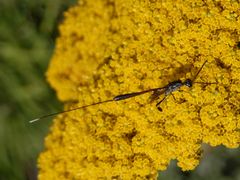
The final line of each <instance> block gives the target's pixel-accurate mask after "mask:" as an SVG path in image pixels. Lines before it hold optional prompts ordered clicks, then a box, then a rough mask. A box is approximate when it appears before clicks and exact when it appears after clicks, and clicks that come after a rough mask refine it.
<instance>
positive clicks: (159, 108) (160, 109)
mask: <svg viewBox="0 0 240 180" xmlns="http://www.w3.org/2000/svg"><path fill="white" fill-rule="evenodd" d="M166 98H167V95H165V96H164V97H163V98H162V100H161V101H159V102H158V103H157V104H156V107H157V109H158V110H159V111H160V112H162V108H161V107H160V106H159V105H160V104H161V103H162V102H163V101H164V100H165V99H166Z"/></svg>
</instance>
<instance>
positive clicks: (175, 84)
mask: <svg viewBox="0 0 240 180" xmlns="http://www.w3.org/2000/svg"><path fill="white" fill-rule="evenodd" d="M206 62H207V61H205V62H204V63H203V64H202V66H201V68H200V69H199V70H198V72H197V73H196V75H195V76H194V77H193V78H192V79H186V80H185V81H181V80H176V81H172V82H170V83H169V84H167V85H166V86H164V87H160V88H153V89H148V90H145V91H140V92H133V93H127V94H121V95H118V96H115V97H114V98H113V99H110V100H106V101H101V102H97V103H93V104H89V105H85V106H81V107H77V108H73V109H69V110H66V111H61V112H56V113H52V114H48V115H44V116H41V117H39V118H37V119H33V120H31V121H30V123H32V122H35V121H38V120H40V119H43V118H46V117H49V116H55V115H58V114H62V113H67V112H70V111H75V110H78V109H83V108H87V107H89V106H95V105H98V104H102V103H107V102H112V101H121V100H125V99H128V98H132V97H135V96H139V95H141V94H145V93H149V92H152V95H151V96H150V99H151V101H154V100H157V99H159V97H160V96H161V95H162V94H164V97H163V98H162V99H161V100H160V101H159V102H158V103H157V104H156V106H157V108H158V110H160V111H162V108H160V107H159V105H160V104H161V103H162V102H163V101H164V100H165V99H166V98H167V97H168V96H169V95H173V94H172V93H173V92H174V91H177V90H178V89H179V88H181V87H182V86H187V87H189V88H190V87H192V85H193V82H194V81H195V79H196V78H197V76H198V74H199V73H200V71H201V70H202V68H203V66H204V65H205V64H206ZM205 84H206V83H205ZM207 84H211V83H207ZM173 97H174V96H173Z"/></svg>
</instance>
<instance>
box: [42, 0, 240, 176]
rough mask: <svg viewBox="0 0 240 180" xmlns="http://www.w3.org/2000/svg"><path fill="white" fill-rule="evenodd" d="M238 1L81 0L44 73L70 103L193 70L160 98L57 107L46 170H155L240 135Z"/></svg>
mask: <svg viewBox="0 0 240 180" xmlns="http://www.w3.org/2000/svg"><path fill="white" fill-rule="evenodd" d="M239 41H240V3H239V1H237V0H232V1H226V0H218V1H202V0H201V1H200V0H179V1H173V0H167V1H156V0H145V1H141V0H87V1H83V0H80V1H79V3H78V5H76V6H75V7H72V8H71V9H69V10H68V11H67V12H66V14H65V21H64V22H63V23H62V24H61V25H60V36H59V38H58V39H57V42H56V49H55V53H54V55H53V57H52V60H51V63H50V65H49V69H48V72H47V78H48V81H49V82H50V84H51V85H52V87H53V88H54V89H55V90H56V92H57V95H58V98H59V99H60V100H61V101H63V102H64V103H65V105H66V106H65V108H66V109H70V108H74V107H78V106H82V105H87V104H91V103H95V102H99V101H104V100H107V99H111V98H113V97H114V96H116V95H119V94H124V93H130V92H137V91H142V90H147V89H151V88H157V87H163V86H166V85H167V84H168V83H169V82H172V81H174V80H177V79H181V80H185V79H187V78H190V79H191V78H192V77H194V75H195V74H196V72H197V71H198V70H199V68H200V67H201V65H202V64H203V62H205V61H206V60H207V63H206V64H205V66H204V67H203V69H202V71H201V72H200V73H199V75H198V77H197V79H196V81H198V82H204V83H205V84H204V83H198V84H197V83H195V84H193V87H192V88H188V87H182V88H181V91H175V92H174V93H173V94H174V97H175V99H174V98H173V97H172V96H171V95H170V96H169V97H168V98H167V99H166V100H165V101H164V102H163V103H162V104H161V108H162V112H160V111H159V110H158V109H157V108H156V106H155V104H154V103H157V102H158V100H156V101H154V102H152V103H150V102H149V96H150V95H151V93H150V94H144V95H141V96H137V97H134V98H131V99H127V100H125V101H119V102H109V103H104V104H100V105H97V106H92V107H89V108H85V109H81V110H78V111H74V112H69V113H66V114H62V115H59V116H58V117H57V118H56V119H55V120H54V125H53V127H52V129H51V133H50V134H49V135H48V137H47V138H46V140H45V151H44V152H42V153H41V155H40V157H39V161H38V166H39V170H40V172H39V179H44V180H45V179H124V180H125V179H154V178H156V177H157V172H158V170H165V169H166V168H167V166H168V164H169V163H170V161H171V160H172V159H177V161H178V163H177V164H178V166H179V167H181V169H182V170H183V171H186V170H193V169H194V168H195V167H196V166H197V165H198V164H199V161H200V158H201V154H202V150H201V144H202V143H208V144H210V145H212V146H217V145H220V144H222V145H224V146H226V147H228V148H237V147H238V146H239V143H240V131H239V129H240V115H239V112H240V106H239V101H240V71H239V68H240V48H239V46H238V42H239Z"/></svg>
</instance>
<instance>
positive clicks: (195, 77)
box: [192, 60, 207, 82]
mask: <svg viewBox="0 0 240 180" xmlns="http://www.w3.org/2000/svg"><path fill="white" fill-rule="evenodd" d="M206 62H207V60H206V61H205V62H204V63H203V64H202V66H201V68H200V69H199V70H198V72H197V74H196V75H195V76H194V78H193V79H192V82H194V81H195V80H196V79H197V77H198V75H199V73H200V72H201V71H202V68H203V66H204V65H205V64H206Z"/></svg>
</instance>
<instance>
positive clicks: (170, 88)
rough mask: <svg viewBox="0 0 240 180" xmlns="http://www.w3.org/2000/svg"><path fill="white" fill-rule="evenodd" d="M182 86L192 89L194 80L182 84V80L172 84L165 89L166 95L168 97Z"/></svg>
mask: <svg viewBox="0 0 240 180" xmlns="http://www.w3.org/2000/svg"><path fill="white" fill-rule="evenodd" d="M182 86H187V87H192V80H191V79H186V81H184V82H182V81H181V80H177V81H173V82H170V83H169V84H168V85H167V86H166V87H165V95H166V96H167V95H169V94H171V93H172V92H174V91H176V90H178V89H179V88H180V87H182Z"/></svg>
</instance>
